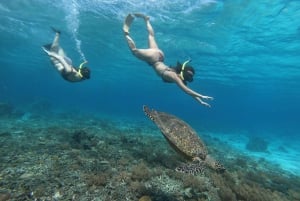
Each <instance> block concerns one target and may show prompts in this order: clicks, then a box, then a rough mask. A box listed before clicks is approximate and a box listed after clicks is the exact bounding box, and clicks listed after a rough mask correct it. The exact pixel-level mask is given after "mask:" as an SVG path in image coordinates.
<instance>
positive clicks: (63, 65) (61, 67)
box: [42, 28, 90, 82]
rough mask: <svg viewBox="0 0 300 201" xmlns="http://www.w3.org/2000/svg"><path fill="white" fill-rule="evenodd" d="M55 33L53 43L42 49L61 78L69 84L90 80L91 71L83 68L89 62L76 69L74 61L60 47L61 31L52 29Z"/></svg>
mask: <svg viewBox="0 0 300 201" xmlns="http://www.w3.org/2000/svg"><path fill="white" fill-rule="evenodd" d="M52 29H53V31H54V32H55V37H54V40H53V42H52V43H50V44H47V45H44V46H43V47H42V48H43V50H44V51H45V52H46V53H47V54H48V56H49V57H50V60H51V62H52V64H53V65H54V67H55V68H56V69H57V70H58V71H59V72H60V74H61V76H62V77H63V78H64V79H65V80H67V81H69V82H80V81H82V80H86V79H90V70H89V68H87V67H83V65H84V64H86V63H87V61H84V62H83V63H81V64H80V65H79V68H74V67H73V65H72V60H71V59H70V58H69V57H67V56H66V54H65V52H64V50H63V49H62V48H61V47H60V45H59V36H60V31H58V30H56V29H54V28H52Z"/></svg>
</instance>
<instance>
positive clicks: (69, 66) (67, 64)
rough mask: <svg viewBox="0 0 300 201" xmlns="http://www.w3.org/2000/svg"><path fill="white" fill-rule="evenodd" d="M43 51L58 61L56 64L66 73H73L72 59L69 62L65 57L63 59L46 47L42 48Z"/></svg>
mask: <svg viewBox="0 0 300 201" xmlns="http://www.w3.org/2000/svg"><path fill="white" fill-rule="evenodd" d="M42 49H43V50H44V51H45V52H46V53H47V54H48V56H49V57H51V58H53V59H54V60H56V62H58V63H60V64H61V65H62V66H63V68H64V70H65V71H66V72H71V71H72V68H73V67H72V60H71V59H69V61H67V60H66V58H65V57H63V56H61V55H59V54H57V53H55V52H52V51H49V50H47V49H46V48H44V47H42Z"/></svg>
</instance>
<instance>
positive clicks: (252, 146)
mask: <svg viewBox="0 0 300 201" xmlns="http://www.w3.org/2000/svg"><path fill="white" fill-rule="evenodd" d="M246 149H248V150H249V151H253V152H267V151H268V142H267V141H266V140H264V139H262V138H259V137H251V138H250V139H249V141H248V143H247V144H246Z"/></svg>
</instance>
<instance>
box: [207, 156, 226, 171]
mask: <svg viewBox="0 0 300 201" xmlns="http://www.w3.org/2000/svg"><path fill="white" fill-rule="evenodd" d="M204 162H205V163H206V164H207V165H208V166H209V167H210V168H211V169H213V170H215V171H216V172H218V173H223V172H225V170H226V169H225V167H224V166H223V165H222V164H221V163H220V162H219V161H217V160H215V159H214V158H212V157H211V156H210V155H207V156H206V158H205V160H204Z"/></svg>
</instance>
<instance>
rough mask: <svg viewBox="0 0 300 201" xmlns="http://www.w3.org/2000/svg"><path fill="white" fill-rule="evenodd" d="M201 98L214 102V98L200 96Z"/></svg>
mask: <svg viewBox="0 0 300 201" xmlns="http://www.w3.org/2000/svg"><path fill="white" fill-rule="evenodd" d="M201 98H203V99H207V100H214V98H213V97H211V96H201Z"/></svg>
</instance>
